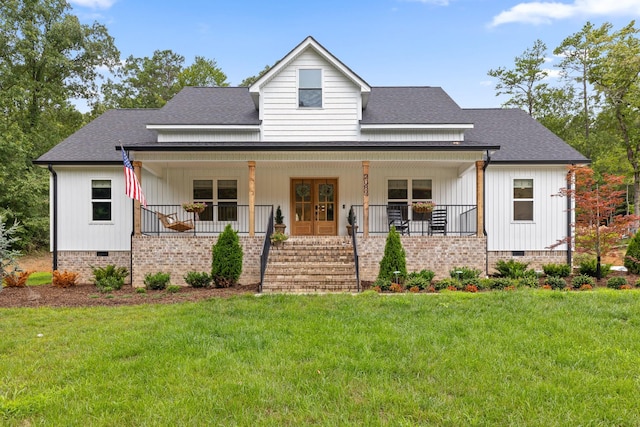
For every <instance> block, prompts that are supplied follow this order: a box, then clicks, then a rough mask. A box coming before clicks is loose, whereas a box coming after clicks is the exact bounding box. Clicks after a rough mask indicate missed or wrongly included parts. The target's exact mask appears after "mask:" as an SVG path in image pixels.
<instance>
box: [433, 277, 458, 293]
mask: <svg viewBox="0 0 640 427" xmlns="http://www.w3.org/2000/svg"><path fill="white" fill-rule="evenodd" d="M458 286H460V281H458V280H456V279H453V278H451V277H445V278H444V279H442V280H439V281H437V282H435V283H434V285H433V287H434V288H435V290H436V291H441V290H443V289H447V288H450V287H454V288H458Z"/></svg>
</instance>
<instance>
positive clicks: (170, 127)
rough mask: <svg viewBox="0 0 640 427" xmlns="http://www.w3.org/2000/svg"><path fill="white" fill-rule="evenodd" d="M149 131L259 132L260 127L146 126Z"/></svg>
mask: <svg viewBox="0 0 640 427" xmlns="http://www.w3.org/2000/svg"><path fill="white" fill-rule="evenodd" d="M147 129H149V130H245V131H247V130H253V131H255V132H259V131H260V125H147Z"/></svg>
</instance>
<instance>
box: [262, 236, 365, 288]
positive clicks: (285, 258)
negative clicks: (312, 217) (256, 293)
mask: <svg viewBox="0 0 640 427" xmlns="http://www.w3.org/2000/svg"><path fill="white" fill-rule="evenodd" d="M357 289H358V287H357V283H356V268H355V262H354V258H353V246H352V244H351V238H350V237H349V238H347V237H343V236H330V237H291V236H290V237H289V239H288V240H287V241H285V242H284V244H283V245H282V246H280V247H274V246H271V251H270V252H269V261H268V263H267V269H266V272H265V276H264V281H263V283H262V292H264V293H269V292H286V293H313V292H356V291H357Z"/></svg>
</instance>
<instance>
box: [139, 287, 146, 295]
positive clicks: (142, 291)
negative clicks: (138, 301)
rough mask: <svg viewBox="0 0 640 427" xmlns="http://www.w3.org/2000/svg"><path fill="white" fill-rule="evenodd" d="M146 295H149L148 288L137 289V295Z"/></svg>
mask: <svg viewBox="0 0 640 427" xmlns="http://www.w3.org/2000/svg"><path fill="white" fill-rule="evenodd" d="M146 293H147V289H146V288H136V294H146Z"/></svg>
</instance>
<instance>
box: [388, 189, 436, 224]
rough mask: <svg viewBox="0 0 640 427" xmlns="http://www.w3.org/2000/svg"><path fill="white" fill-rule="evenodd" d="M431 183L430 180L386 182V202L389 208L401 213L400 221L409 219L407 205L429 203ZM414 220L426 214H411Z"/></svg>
mask: <svg viewBox="0 0 640 427" xmlns="http://www.w3.org/2000/svg"><path fill="white" fill-rule="evenodd" d="M431 198H432V181H431V180H430V179H390V180H388V181H387V200H388V203H389V206H397V209H400V210H401V211H402V219H409V217H408V216H409V205H411V204H412V203H416V202H427V201H431ZM412 215H413V219H414V220H421V219H426V217H425V218H423V216H424V215H426V214H421V213H417V212H414V213H412Z"/></svg>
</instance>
